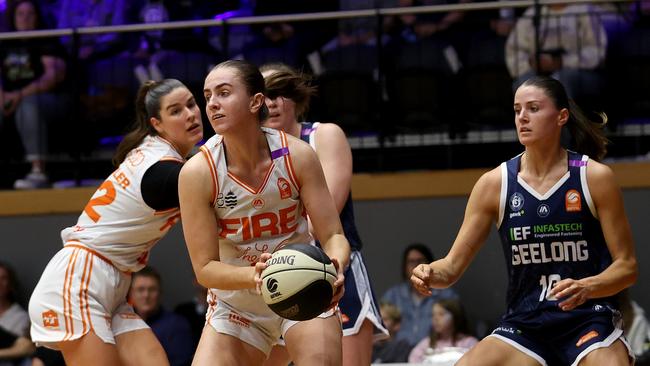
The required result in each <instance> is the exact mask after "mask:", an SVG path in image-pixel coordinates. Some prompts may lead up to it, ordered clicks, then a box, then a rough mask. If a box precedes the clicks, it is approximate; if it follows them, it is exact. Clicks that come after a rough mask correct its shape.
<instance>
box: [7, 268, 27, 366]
mask: <svg viewBox="0 0 650 366" xmlns="http://www.w3.org/2000/svg"><path fill="white" fill-rule="evenodd" d="M0 332H3V333H4V332H6V333H7V334H8V335H4V336H3V335H0V338H1V339H2V340H0V366H10V365H13V361H14V360H11V361H9V359H15V358H19V357H22V356H26V355H27V354H28V353H29V352H28V351H33V346H31V347H28V346H29V345H30V344H31V342H29V338H28V337H29V316H28V315H27V312H26V311H25V310H24V309H23V308H22V307H21V306H20V305H19V304H18V283H17V280H16V273H15V272H14V270H13V268H12V267H11V266H10V265H9V264H7V263H3V262H0ZM22 338H25V340H26V341H27V342H26V341H25V340H22ZM5 347H7V348H5Z"/></svg>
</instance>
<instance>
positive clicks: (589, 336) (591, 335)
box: [576, 330, 598, 347]
mask: <svg viewBox="0 0 650 366" xmlns="http://www.w3.org/2000/svg"><path fill="white" fill-rule="evenodd" d="M594 337H598V332H596V331H595V330H592V331H590V332H589V333H587V334H585V335H583V336H582V337H580V339H578V342H577V343H576V347H580V346H582V345H583V344H585V343H586V342H587V341H589V340H590V339H593V338H594Z"/></svg>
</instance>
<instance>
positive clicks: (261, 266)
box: [253, 253, 271, 295]
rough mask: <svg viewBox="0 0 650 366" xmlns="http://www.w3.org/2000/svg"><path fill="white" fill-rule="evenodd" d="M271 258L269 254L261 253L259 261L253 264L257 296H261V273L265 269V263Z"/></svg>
mask: <svg viewBox="0 0 650 366" xmlns="http://www.w3.org/2000/svg"><path fill="white" fill-rule="evenodd" d="M270 258H271V253H262V254H261V255H260V258H259V260H258V261H257V263H255V276H254V277H253V279H254V280H255V289H256V290H257V293H258V294H260V295H261V294H262V271H263V270H264V269H265V268H266V267H267V264H266V261H268V260H269V259H270Z"/></svg>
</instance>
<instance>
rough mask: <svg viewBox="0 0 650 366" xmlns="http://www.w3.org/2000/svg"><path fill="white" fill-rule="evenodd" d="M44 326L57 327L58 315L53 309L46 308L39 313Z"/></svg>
mask: <svg viewBox="0 0 650 366" xmlns="http://www.w3.org/2000/svg"><path fill="white" fill-rule="evenodd" d="M41 316H42V317H43V326H44V327H45V328H56V329H58V328H59V315H58V314H57V313H56V312H55V311H54V310H47V311H44V312H43V314H41Z"/></svg>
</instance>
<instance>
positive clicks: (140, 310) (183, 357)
mask: <svg viewBox="0 0 650 366" xmlns="http://www.w3.org/2000/svg"><path fill="white" fill-rule="evenodd" d="M160 295H161V279H160V274H159V273H158V272H157V271H156V270H155V269H153V268H152V267H145V268H143V269H142V270H141V271H139V272H135V273H133V278H132V280H131V289H130V290H129V302H130V303H131V304H132V305H133V308H134V309H135V312H136V313H137V314H138V315H140V317H141V318H142V320H144V321H145V322H146V323H147V325H149V326H150V327H151V330H152V331H153V332H154V334H155V335H156V337H157V338H158V340H159V341H160V344H161V345H162V346H163V348H164V349H165V352H166V353H167V358H169V364H170V366H182V365H190V363H191V362H192V357H193V355H194V348H193V347H192V334H191V331H190V325H189V324H188V323H187V321H186V320H185V319H184V318H183V317H181V316H180V315H178V314H175V313H173V312H170V311H167V310H166V309H165V308H163V306H162V304H161V300H162V299H161V297H160Z"/></svg>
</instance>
